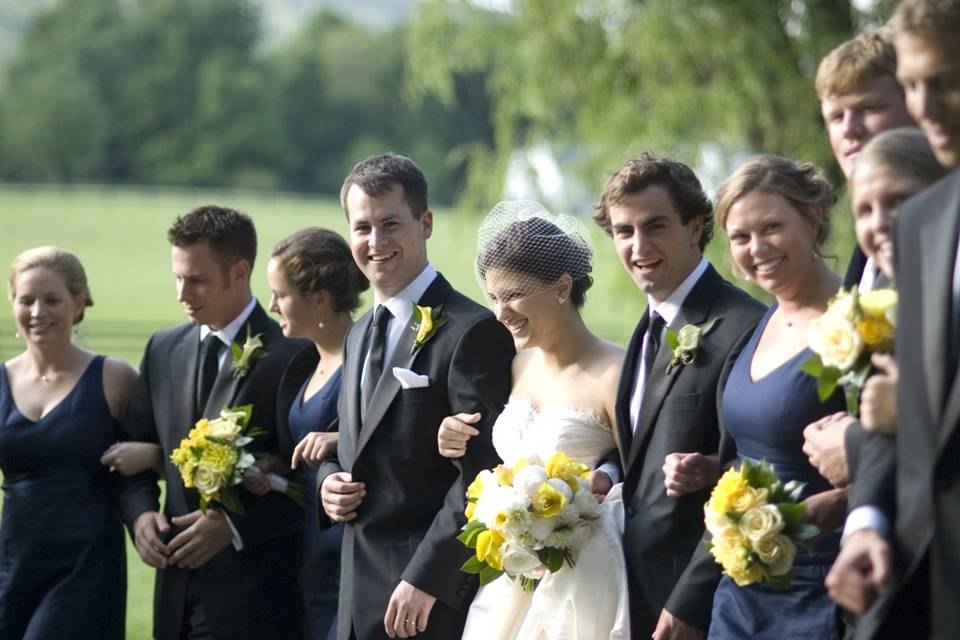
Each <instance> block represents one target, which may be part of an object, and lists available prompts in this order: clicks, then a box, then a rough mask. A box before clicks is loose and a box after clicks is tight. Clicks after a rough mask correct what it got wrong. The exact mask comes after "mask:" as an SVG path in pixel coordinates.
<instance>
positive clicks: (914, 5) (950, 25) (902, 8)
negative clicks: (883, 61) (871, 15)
mask: <svg viewBox="0 0 960 640" xmlns="http://www.w3.org/2000/svg"><path fill="white" fill-rule="evenodd" d="M890 23H891V24H892V25H893V29H894V31H895V32H896V33H922V32H924V31H960V0H903V2H901V3H900V4H899V5H898V6H897V9H896V11H894V12H893V17H892V18H891V19H890Z"/></svg>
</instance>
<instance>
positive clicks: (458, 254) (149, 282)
mask: <svg viewBox="0 0 960 640" xmlns="http://www.w3.org/2000/svg"><path fill="white" fill-rule="evenodd" d="M207 203H216V204H221V205H227V206H231V207H235V208H238V209H240V210H242V211H245V212H246V213H248V214H249V215H250V216H251V217H252V218H253V220H254V222H255V223H256V225H257V230H258V234H259V237H260V249H259V258H258V264H257V266H256V269H255V277H254V290H255V292H256V294H257V296H258V298H259V299H260V301H261V302H262V303H264V304H266V302H267V301H268V299H269V291H268V288H267V286H266V277H265V275H264V268H265V263H266V260H265V258H266V256H267V254H268V253H269V250H270V247H271V246H273V244H274V243H275V242H276V241H277V240H279V239H280V238H281V237H283V236H285V235H287V234H289V233H291V232H293V231H295V230H297V229H300V228H303V227H306V226H311V225H320V226H324V227H328V228H331V229H334V230H336V231H338V232H340V233H342V234H345V233H346V221H345V219H344V216H343V213H342V211H341V210H340V207H339V203H338V202H337V201H336V200H335V199H333V198H323V197H313V196H298V195H293V194H277V193H256V192H236V191H214V190H209V191H180V190H162V189H149V188H143V189H131V188H116V187H63V188H60V187H32V186H31V187H17V186H9V185H7V186H0V265H3V266H4V270H5V269H6V265H9V264H10V262H11V261H12V259H13V257H14V256H15V255H16V254H17V253H19V252H20V251H22V250H24V249H26V248H29V247H34V246H38V245H43V244H56V245H60V246H62V247H64V248H66V249H69V250H71V251H73V252H75V253H76V254H77V255H78V256H80V259H81V260H82V261H83V263H84V265H85V267H86V269H87V274H88V278H89V281H90V287H91V291H92V293H93V297H94V301H95V306H94V307H93V308H92V309H90V310H88V311H87V314H86V319H85V320H84V322H83V324H81V325H80V327H79V335H78V338H77V339H78V341H79V343H81V344H83V345H85V346H87V347H89V348H90V349H92V350H94V351H97V352H100V353H107V354H109V355H113V356H116V357H119V358H123V359H126V360H128V361H130V362H131V363H133V364H134V365H136V364H137V363H138V362H139V358H140V354H141V352H142V349H143V346H144V344H145V343H146V340H147V338H148V337H149V335H150V334H151V333H152V332H153V331H155V330H157V329H159V328H162V327H165V326H169V325H171V324H175V323H178V322H182V321H183V319H184V317H183V313H182V311H181V309H180V306H179V304H178V303H177V301H176V296H175V293H174V282H173V278H172V276H171V275H170V252H169V246H168V244H167V241H166V229H167V227H169V225H170V223H171V222H172V221H173V219H174V218H175V217H176V216H177V215H178V214H181V213H185V212H186V211H189V210H190V209H191V208H193V207H195V206H198V205H201V204H207ZM838 211H840V212H841V213H840V214H839V218H840V224H839V225H837V226H838V227H839V228H838V229H836V230H835V233H834V238H833V241H832V243H831V245H830V247H829V249H830V250H831V251H832V252H833V253H834V254H836V255H837V256H838V258H839V260H838V264H840V265H844V264H846V259H847V257H848V256H849V251H850V246H851V245H852V241H851V238H852V232H851V229H850V223H849V217H848V216H847V214H846V213H845V207H842V206H841V207H838ZM482 213H483V212H478V213H477V215H466V214H454V213H450V212H446V211H443V210H438V211H437V212H436V216H435V222H434V235H433V238H432V239H431V240H430V244H429V252H430V256H431V260H432V261H433V262H434V264H435V265H436V266H437V268H438V269H439V270H440V271H442V272H443V273H444V274H445V275H446V276H447V278H448V279H449V280H450V281H451V282H452V283H453V285H454V286H455V287H457V288H459V289H460V290H461V291H463V292H464V293H466V294H467V295H470V296H472V297H474V298H475V299H478V300H481V301H482V298H481V293H480V288H479V285H478V284H477V282H476V280H475V278H474V276H473V264H472V260H473V256H474V253H475V250H476V231H477V227H478V226H479V222H480V220H481V217H482ZM583 213H586V212H583ZM585 222H586V224H587V228H588V229H589V230H590V233H591V235H592V238H593V243H594V247H595V253H596V257H595V260H594V273H593V277H594V286H593V288H592V289H591V291H590V292H589V293H588V302H587V305H586V307H585V309H584V316H585V318H586V320H587V323H588V324H589V326H591V327H592V328H593V330H594V331H596V332H597V333H598V334H600V335H601V336H603V337H605V338H607V339H609V340H611V341H613V342H617V343H619V344H621V345H625V344H626V342H627V341H628V340H629V337H630V333H631V332H632V330H633V327H634V325H635V324H636V322H637V320H638V319H639V317H640V314H641V313H642V311H643V309H644V307H645V304H646V301H645V299H644V296H643V295H641V294H640V293H639V292H638V291H637V289H636V287H635V286H634V284H633V283H632V281H631V280H630V278H629V277H628V276H627V275H626V274H625V273H624V271H623V269H622V267H621V266H620V264H619V262H618V260H617V258H616V256H615V254H614V252H613V248H612V244H611V242H610V241H609V239H608V238H606V236H604V235H603V233H602V232H600V231H599V230H598V229H597V228H596V227H595V226H594V225H593V224H592V223H591V222H590V221H589V220H585ZM725 253H726V248H725V243H724V242H723V240H722V238H717V239H716V240H714V242H713V243H712V245H711V247H710V248H709V251H708V256H709V257H711V259H712V261H713V263H714V264H715V265H717V266H718V267H719V268H720V270H721V271H723V272H724V273H725V274H728V276H729V267H728V261H727V260H726V258H725ZM741 284H742V282H741ZM368 299H369V293H368ZM14 332H15V327H14V324H13V320H12V317H11V313H10V307H9V305H6V304H4V305H0V359H2V360H6V359H8V358H10V357H11V356H13V355H15V354H16V353H18V352H19V351H20V350H21V349H22V344H21V342H20V340H19V339H17V338H15V337H14ZM128 571H129V589H128V596H127V599H128V608H127V631H128V637H129V638H131V639H133V640H139V639H141V638H149V637H150V628H151V618H152V615H151V608H152V602H153V572H152V570H150V569H149V568H147V567H146V566H145V565H143V564H142V563H141V562H140V560H139V557H138V556H137V555H136V552H135V551H133V549H132V548H129V545H128Z"/></svg>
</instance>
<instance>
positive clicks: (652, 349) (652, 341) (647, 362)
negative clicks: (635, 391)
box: [643, 312, 664, 386]
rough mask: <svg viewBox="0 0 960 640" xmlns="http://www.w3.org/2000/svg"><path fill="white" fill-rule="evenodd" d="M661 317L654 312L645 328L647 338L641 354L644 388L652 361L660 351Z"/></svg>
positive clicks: (651, 367)
mask: <svg viewBox="0 0 960 640" xmlns="http://www.w3.org/2000/svg"><path fill="white" fill-rule="evenodd" d="M663 325H664V322H663V317H662V316H661V315H660V314H659V313H656V312H654V313H653V314H652V317H651V318H650V326H649V327H647V336H649V340H648V344H647V350H646V351H644V352H643V371H644V380H645V382H644V386H646V385H647V382H646V381H648V380H649V379H650V371H651V370H652V369H653V361H654V360H656V359H657V351H659V350H660V336H661V334H663Z"/></svg>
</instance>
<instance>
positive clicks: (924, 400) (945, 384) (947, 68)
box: [830, 0, 960, 638]
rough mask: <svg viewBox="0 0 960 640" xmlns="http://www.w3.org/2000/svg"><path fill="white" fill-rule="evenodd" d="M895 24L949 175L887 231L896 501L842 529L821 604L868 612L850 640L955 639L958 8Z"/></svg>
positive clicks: (915, 1)
mask: <svg viewBox="0 0 960 640" xmlns="http://www.w3.org/2000/svg"><path fill="white" fill-rule="evenodd" d="M893 23H894V29H895V36H894V42H895V45H896V48H897V57H898V62H897V77H898V79H899V80H900V82H901V84H902V85H903V87H904V90H905V94H906V100H907V108H908V110H909V111H910V114H911V115H912V116H913V118H914V119H915V120H916V122H917V124H919V125H920V128H921V129H922V130H923V132H924V133H925V134H926V136H927V139H928V141H929V142H930V145H931V147H932V148H933V152H934V155H935V156H936V157H937V160H938V161H939V162H940V164H942V165H943V166H944V167H948V168H950V169H951V170H952V171H951V173H950V174H948V175H947V177H946V178H944V179H943V180H941V181H940V182H938V183H937V184H935V185H934V186H933V187H931V188H929V189H927V190H925V191H923V192H921V193H920V194H918V195H916V196H915V197H913V198H911V199H910V200H908V201H907V202H906V203H904V205H903V207H902V208H901V210H900V214H899V216H898V217H897V220H896V223H895V229H894V237H895V261H896V276H897V283H898V285H899V286H898V289H899V292H900V301H899V308H900V309H901V310H903V311H901V313H899V314H898V326H897V336H896V341H897V360H898V364H899V367H900V382H899V388H898V392H897V405H898V407H897V408H898V419H897V422H898V427H899V431H898V434H897V438H896V448H897V453H896V471H895V473H896V492H897V496H896V503H895V508H894V510H893V511H890V510H886V511H884V510H882V509H879V508H875V509H873V512H872V518H871V519H863V520H862V522H861V523H860V528H859V529H857V530H855V531H849V526H848V535H847V538H846V540H845V542H844V546H843V549H842V552H841V555H840V557H839V558H838V559H837V563H836V564H835V566H834V569H833V570H831V583H830V585H831V595H832V596H833V597H834V598H835V599H836V600H837V601H838V602H840V603H841V604H843V605H844V606H846V607H847V608H849V609H852V610H854V611H856V612H858V613H859V612H862V611H863V610H865V609H867V608H868V607H869V610H868V611H867V612H866V615H865V616H863V618H861V622H860V624H859V625H858V628H857V637H858V638H928V637H933V638H955V637H956V636H957V632H958V629H960V608H958V607H957V594H958V593H960V533H958V532H960V429H958V427H960V376H958V375H957V372H958V369H960V364H958V362H960V265H958V254H960V251H958V244H960V171H958V167H960V50H958V49H957V44H956V43H957V42H958V41H960V0H906V1H905V2H903V3H901V5H900V6H899V7H898V8H897V11H896V13H895V16H894V19H893ZM878 506H879V505H878ZM864 509H869V507H864ZM848 524H849V523H848ZM891 525H892V527H891ZM878 596H879V600H878V601H876V603H875V604H874V601H875V600H877V598H878ZM871 605H872V606H871Z"/></svg>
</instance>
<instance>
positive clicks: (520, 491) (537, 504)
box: [458, 452, 600, 591]
mask: <svg viewBox="0 0 960 640" xmlns="http://www.w3.org/2000/svg"><path fill="white" fill-rule="evenodd" d="M589 472H590V470H589V469H588V468H587V467H586V465H582V464H578V463H576V462H574V461H573V460H571V459H570V458H568V457H567V456H566V455H564V454H563V453H560V452H557V453H554V454H553V455H552V456H550V459H549V460H548V461H547V462H546V464H544V463H543V462H542V461H541V460H540V458H538V457H536V456H532V457H529V458H521V459H520V460H519V461H518V462H517V463H516V464H514V465H513V467H505V466H503V465H499V466H497V467H496V468H495V469H493V470H485V471H481V472H480V473H479V474H477V477H476V479H475V480H474V481H473V482H472V483H471V484H470V486H469V488H468V489H467V509H466V515H467V524H466V525H464V527H463V533H461V534H460V535H459V536H458V539H459V540H460V541H461V542H463V543H464V544H465V545H466V546H467V547H469V548H471V549H476V553H475V554H474V555H473V556H471V557H470V559H469V560H467V561H466V562H465V563H464V564H463V566H462V567H461V569H462V570H463V571H465V572H467V573H472V574H479V575H480V584H482V585H483V584H487V583H488V582H490V581H492V580H494V579H496V578H497V577H498V576H500V575H501V574H503V573H506V574H507V575H508V576H510V577H511V578H513V579H515V580H516V579H519V580H520V584H521V585H522V587H523V589H524V590H525V591H532V590H533V589H535V588H536V586H537V584H538V583H539V582H540V578H542V577H543V576H544V574H545V573H546V571H547V570H549V571H551V572H556V571H559V570H560V569H561V568H562V567H563V565H564V564H567V565H569V566H573V564H574V562H575V560H576V556H577V553H578V552H579V551H580V549H581V548H583V545H584V544H586V542H587V540H588V539H589V537H590V534H591V533H592V529H591V527H590V525H589V521H591V520H596V519H597V518H599V517H600V504H599V503H598V502H597V499H596V497H594V495H593V492H592V491H591V490H590V485H589V483H588V482H587V480H586V478H587V475H588V474H589Z"/></svg>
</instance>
